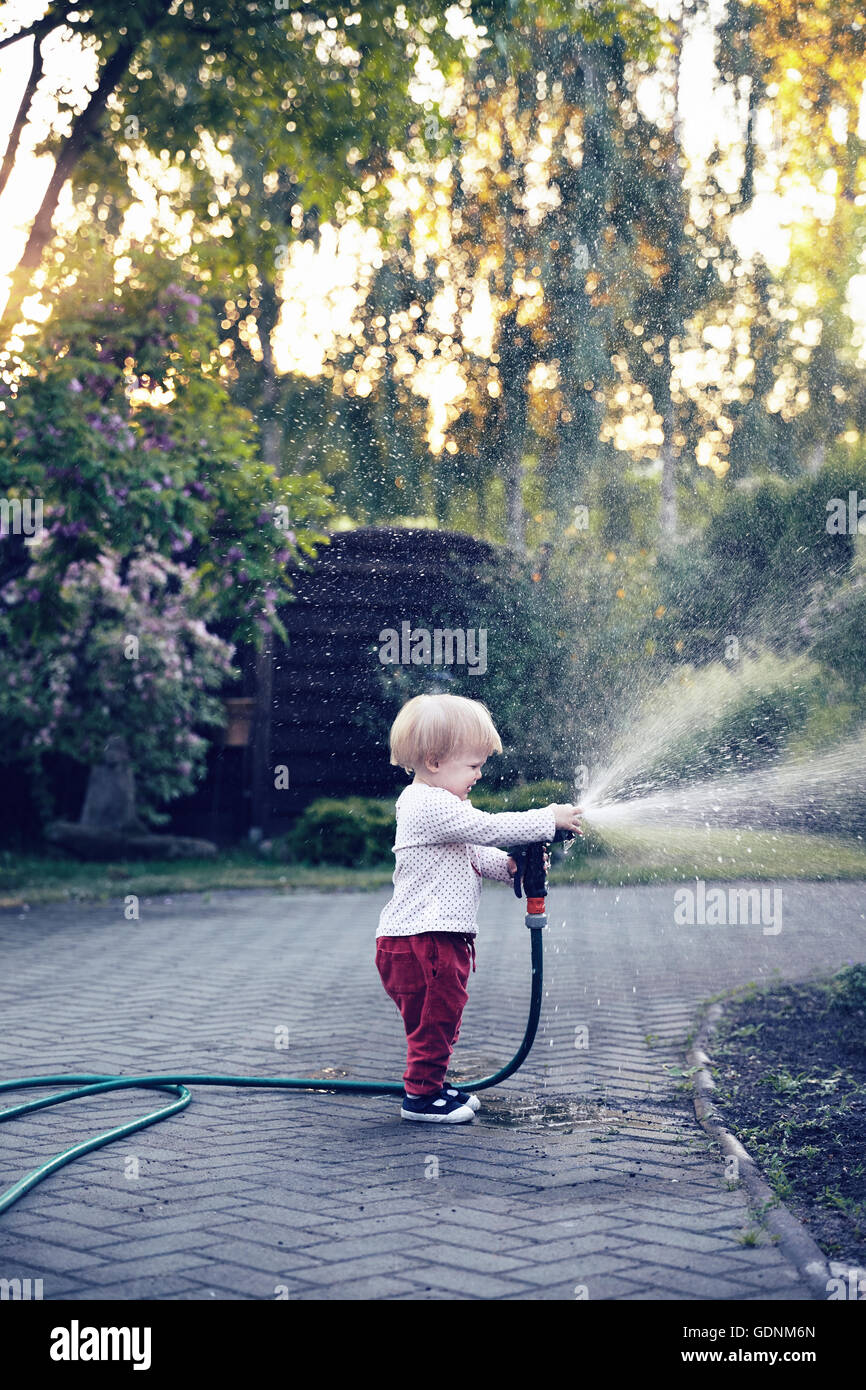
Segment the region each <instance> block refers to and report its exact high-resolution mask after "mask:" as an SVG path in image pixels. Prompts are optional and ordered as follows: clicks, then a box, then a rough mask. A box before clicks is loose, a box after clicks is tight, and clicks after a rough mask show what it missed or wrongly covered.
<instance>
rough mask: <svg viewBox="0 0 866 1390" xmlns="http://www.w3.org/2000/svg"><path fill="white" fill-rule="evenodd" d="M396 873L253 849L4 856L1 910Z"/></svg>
mask: <svg viewBox="0 0 866 1390" xmlns="http://www.w3.org/2000/svg"><path fill="white" fill-rule="evenodd" d="M392 873H393V869H392V868H389V867H388V866H387V865H383V867H382V868H381V869H351V868H338V867H334V866H330V865H305V864H274V863H271V862H269V861H268V860H267V859H265V858H264V857H263V856H262V855H261V854H257V853H256V852H255V851H253V850H245V849H231V850H224V851H222V852H221V853H220V854H219V855H218V857H217V858H216V859H182V860H164V861H161V860H150V861H144V860H141V861H128V862H123V863H105V864H90V863H88V864H85V863H79V862H78V861H77V860H73V859H68V858H66V857H65V856H64V855H59V854H48V853H46V854H12V853H11V852H9V851H2V852H0V908H4V907H5V908H14V907H21V906H23V905H24V904H25V903H26V904H29V905H30V906H34V907H35V906H38V905H39V904H40V903H51V902H69V901H72V902H74V901H85V900H90V901H92V900H94V899H95V900H97V901H103V902H104V901H107V900H108V899H110V898H116V897H118V896H120V895H124V894H126V893H136V894H138V896H139V897H155V896H157V895H158V894H169V893H207V892H216V891H218V890H220V889H225V888H271V889H274V890H275V891H276V892H291V891H293V890H297V889H319V890H321V891H324V892H337V891H350V892H357V891H365V890H368V889H373V888H382V887H384V886H385V885H387V884H389V883H390V882H391V875H392Z"/></svg>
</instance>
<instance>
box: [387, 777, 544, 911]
mask: <svg viewBox="0 0 866 1390" xmlns="http://www.w3.org/2000/svg"><path fill="white" fill-rule="evenodd" d="M396 809H397V836H396V839H395V841H394V857H395V859H396V861H397V862H396V867H395V869H394V878H393V882H394V894H393V896H392V898H391V900H390V902H389V903H387V904H386V906H385V907H384V908H383V909H382V913H381V915H380V917H379V927H378V930H377V932H376V936H377V937H380V936H414V935H416V934H417V933H419V932H428V931H453V932H462V933H464V934H465V935H468V936H475V935H476V934H477V931H478V927H477V924H476V920H475V918H476V914H477V912H478V903H479V901H480V898H481V880H482V878H495V879H500V880H501V881H502V882H503V883H508V882H509V873H508V855H507V854H506V853H505V851H504V850H502V849H496V848H494V846H496V845H502V844H506V845H508V844H515V845H519V844H529V843H531V842H533V841H536V840H552V839H553V837H554V835H555V833H556V817H555V813H554V809H553V806H552V805H551V806H545V807H543V808H541V809H539V810H537V811H501V812H497V813H496V814H493V815H491V814H490V813H489V812H487V811H479V810H477V809H476V808H475V807H474V806H473V805H472V804H471V803H470V802H469V801H463V800H461V798H460V797H459V796H456V795H455V794H454V792H449V791H447V790H446V789H445V787H431V786H430V785H429V784H428V783H426V782H411V783H410V784H409V786H408V787H406V788H405V789H404V790H403V791H402V792H401V793H400V796H399V797H398V798H397V808H396Z"/></svg>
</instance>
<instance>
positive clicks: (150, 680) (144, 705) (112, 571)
mask: <svg viewBox="0 0 866 1390" xmlns="http://www.w3.org/2000/svg"><path fill="white" fill-rule="evenodd" d="M46 563H47V560H46V561H42V560H40V561H37V562H36V563H35V565H34V566H33V573H32V574H29V575H28V577H27V580H26V582H25V583H24V584H22V583H21V581H15V582H12V583H10V584H7V585H6V586H5V587H4V589H3V591H2V599H3V607H2V609H0V645H2V646H3V647H4V648H5V649H7V650H11V649H12V648H13V646H14V649H15V657H16V660H15V667H14V669H13V670H11V671H10V672H9V673H8V675H7V678H6V681H5V683H4V686H3V688H2V690H0V714H2V718H3V723H4V726H5V728H6V729H7V732H8V734H9V737H10V740H11V741H13V744H14V746H16V747H19V748H20V747H24V748H29V749H31V750H32V751H33V753H35V754H37V755H39V754H45V753H47V752H48V751H49V750H52V751H53V752H57V753H65V754H67V755H69V756H70V757H72V758H74V759H76V760H77V761H79V762H82V763H91V764H92V763H94V762H96V761H98V759H99V757H100V756H101V754H102V750H103V747H104V744H105V741H106V737H107V735H108V734H109V733H111V732H115V731H121V730H122V732H123V733H124V735H125V737H126V740H127V745H128V747H129V751H130V756H131V760H132V763H133V766H134V767H135V769H136V772H137V792H138V796H139V803H140V804H139V810H140V813H141V814H142V815H143V817H144V818H146V819H149V820H150V821H152V822H154V823H158V822H160V821H163V820H165V819H166V817H165V816H163V815H160V814H159V812H158V811H157V810H156V806H157V805H158V804H159V803H160V802H164V801H167V800H169V799H170V798H171V797H174V796H178V795H181V794H183V793H184V792H189V791H192V790H193V788H194V786H195V782H196V780H197V779H198V777H199V776H200V775H201V773H202V771H203V767H204V758H205V750H206V748H207V740H206V739H205V738H204V737H203V736H202V735H201V734H199V733H196V732H195V731H194V726H196V725H199V726H200V725H206V724H220V723H222V720H223V707H222V702H221V701H220V700H218V699H216V698H215V697H214V696H213V695H211V694H209V693H208V692H209V691H212V690H215V689H218V688H219V687H220V686H221V685H223V684H224V682H225V681H226V680H227V679H228V678H230V677H231V675H232V674H233V670H232V664H231V658H232V654H233V648H232V646H231V645H230V644H229V643H227V642H224V641H222V640H221V639H220V638H218V637H215V636H214V635H213V633H211V632H208V630H207V628H206V627H205V625H204V623H203V622H202V620H201V618H198V617H195V616H194V614H195V608H196V606H197V602H198V597H199V583H198V580H197V578H196V576H195V574H194V573H193V571H192V570H190V569H189V568H188V567H186V566H183V565H178V564H176V563H174V562H173V561H171V560H166V559H165V558H164V557H162V556H160V555H153V554H152V555H140V556H137V557H136V558H134V559H132V560H131V561H130V563H129V564H128V566H125V567H124V566H122V564H121V561H120V559H119V557H118V556H116V555H113V554H112V555H100V556H99V557H98V559H96V560H79V561H76V562H74V563H73V564H71V565H70V566H69V567H68V569H67V570H66V574H65V576H64V580H63V583H62V586H61V590H60V607H59V610H58V614H57V619H58V622H57V628H56V631H55V633H54V639H53V641H51V642H48V643H46V642H45V640H44V639H43V638H42V637H41V636H40V635H39V634H38V633H37V632H34V635H33V636H32V637H31V638H30V640H29V641H27V640H26V639H25V640H24V641H23V642H22V634H23V632H24V631H25V629H26V623H25V622H23V621H21V618H22V616H24V615H23V614H22V613H21V612H19V610H26V609H27V608H28V607H29V606H30V605H31V604H32V603H33V599H32V597H29V596H28V592H27V589H26V584H30V583H31V582H33V583H35V584H37V585H38V584H39V583H40V580H41V577H42V570H43V567H44V566H45V565H46ZM123 568H125V569H126V574H125V577H123V578H122V577H121V570H122V569H123ZM31 592H32V591H31Z"/></svg>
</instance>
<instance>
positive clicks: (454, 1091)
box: [442, 1081, 481, 1115]
mask: <svg viewBox="0 0 866 1390" xmlns="http://www.w3.org/2000/svg"><path fill="white" fill-rule="evenodd" d="M442 1089H443V1090H444V1092H445V1094H446V1096H448V1097H449V1099H450V1100H459V1102H460V1104H461V1105H468V1106H469V1109H470V1110H474V1111H475V1113H476V1115H477V1114H478V1111H479V1110H480V1109H481V1101H480V1100H479V1099H478V1097H477V1096H474V1095H473V1094H472V1092H471V1091H461V1090H459V1089H458V1087H457V1086H449V1084H448V1082H447V1081H446V1082H445V1085H444V1086H443V1088H442Z"/></svg>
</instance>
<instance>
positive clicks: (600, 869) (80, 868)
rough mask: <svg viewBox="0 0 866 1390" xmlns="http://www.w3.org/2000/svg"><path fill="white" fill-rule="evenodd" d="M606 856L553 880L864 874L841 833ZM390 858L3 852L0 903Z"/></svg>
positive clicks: (332, 875) (353, 887)
mask: <svg viewBox="0 0 866 1390" xmlns="http://www.w3.org/2000/svg"><path fill="white" fill-rule="evenodd" d="M604 849H605V851H606V852H602V853H598V854H587V853H582V854H581V853H580V852H579V850H575V851H572V852H571V853H570V854H568V855H566V856H564V857H563V858H562V859H560V860H558V861H557V862H556V863H555V864H554V866H553V868H552V870H551V874H550V883H551V885H553V886H554V887H555V886H556V885H557V884H569V883H596V884H601V885H604V886H610V887H619V886H620V885H622V884H652V883H670V882H678V881H689V880H693V879H695V878H702V879H704V880H705V881H708V882H709V881H711V880H718V879H746V880H753V881H757V882H760V881H777V880H779V879H811V880H815V879H817V880H822V879H826V880H834V879H866V844H864V842H863V841H862V840H856V839H853V838H848V839H846V838H843V837H840V836H825V835H801V834H797V833H794V832H787V833H785V832H781V831H778V832H769V831H755V832H747V831H734V830H678V831H676V832H675V833H673V834H671V833H663V832H658V833H652V834H650V833H647V832H640V833H639V834H637V833H633V832H631V831H630V832H629V833H628V836H627V837H626V836H625V835H623V836H622V838H621V839H619V838H616V839H614V838H613V837H608V838H607V839H606V841H605V846H604ZM392 873H393V863H384V864H382V866H381V867H374V868H358V869H356V868H352V867H342V866H337V865H328V864H316V865H312V864H285V863H279V862H274V861H273V860H270V859H268V858H266V857H265V856H263V855H261V854H260V853H258V852H257V851H256V850H254V849H252V848H246V847H239V848H232V849H226V850H223V851H221V852H220V854H219V855H218V857H217V858H216V859H184V860H166V861H157V860H150V861H145V860H142V861H129V862H123V863H106V864H93V863H80V862H79V861H77V860H74V859H71V858H68V857H67V856H66V855H63V854H61V853H59V852H56V851H49V850H46V851H45V852H44V853H32V852H31V853H20V854H18V853H15V852H14V851H11V850H4V851H0V908H4V907H5V908H14V907H21V906H23V905H24V904H28V905H31V906H37V905H38V904H40V903H49V902H63V901H76V900H81V901H83V900H86V899H89V900H92V899H96V900H102V901H105V900H107V899H109V898H115V897H117V896H118V895H119V894H125V893H137V894H138V895H139V896H140V897H141V896H145V897H147V896H155V895H157V894H168V893H189V892H209V891H211V892H213V891H217V890H219V889H226V888H266V889H267V888H270V889H273V890H275V891H276V892H291V891H295V890H303V889H318V890H320V891H322V892H339V891H349V892H364V891H368V890H372V889H379V888H386V887H388V886H389V885H390V883H391V875H392Z"/></svg>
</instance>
